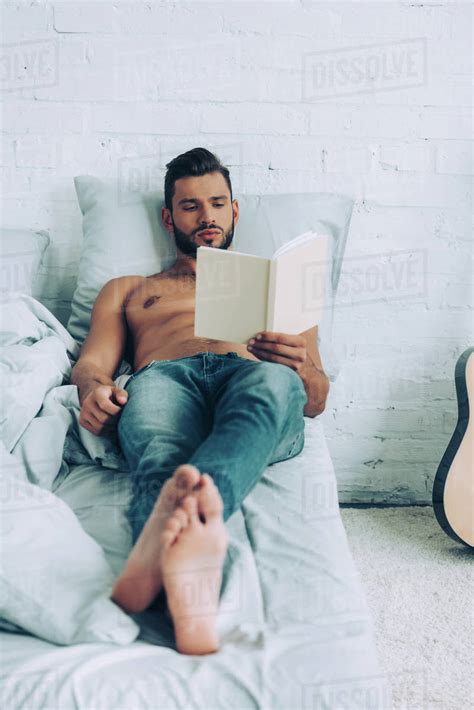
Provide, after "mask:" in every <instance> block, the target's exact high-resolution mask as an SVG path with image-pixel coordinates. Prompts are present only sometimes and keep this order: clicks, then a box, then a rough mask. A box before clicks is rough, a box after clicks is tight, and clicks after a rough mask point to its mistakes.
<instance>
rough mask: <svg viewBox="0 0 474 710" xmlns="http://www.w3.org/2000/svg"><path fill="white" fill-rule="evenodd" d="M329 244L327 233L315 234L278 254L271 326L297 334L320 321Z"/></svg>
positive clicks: (271, 307)
mask: <svg viewBox="0 0 474 710" xmlns="http://www.w3.org/2000/svg"><path fill="white" fill-rule="evenodd" d="M304 236H306V235H304ZM328 246H329V237H328V236H327V235H325V234H324V235H316V234H315V235H313V236H312V238H310V239H308V238H305V239H304V240H302V242H301V243H300V244H299V246H296V247H294V248H292V249H290V250H289V251H286V252H284V253H280V256H277V257H276V258H275V257H274V259H273V265H272V269H273V271H274V278H273V279H272V282H274V283H273V300H271V301H270V303H269V314H270V315H271V316H272V317H271V318H269V320H268V323H269V324H270V327H269V330H272V331H275V332H278V333H291V334H292V335H296V334H298V333H302V332H304V331H305V330H308V329H309V328H312V327H313V326H315V325H319V324H320V322H321V318H322V315H323V308H324V296H325V283H326V270H327V268H328V266H327V258H328Z"/></svg>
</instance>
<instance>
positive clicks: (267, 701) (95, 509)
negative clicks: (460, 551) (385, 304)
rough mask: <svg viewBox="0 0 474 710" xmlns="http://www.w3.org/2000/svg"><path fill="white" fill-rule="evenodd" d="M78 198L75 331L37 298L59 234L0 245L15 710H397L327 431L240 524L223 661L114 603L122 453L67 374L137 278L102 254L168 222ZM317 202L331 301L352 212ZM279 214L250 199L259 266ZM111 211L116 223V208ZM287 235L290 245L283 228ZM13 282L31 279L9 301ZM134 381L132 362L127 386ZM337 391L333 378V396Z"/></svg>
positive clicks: (234, 531) (123, 535)
mask: <svg viewBox="0 0 474 710" xmlns="http://www.w3.org/2000/svg"><path fill="white" fill-rule="evenodd" d="M76 189H77V191H78V199H79V204H80V206H81V210H82V212H83V215H84V249H83V252H82V256H81V261H80V264H79V268H78V281H77V286H76V291H75V294H74V298H73V303H72V309H71V317H70V319H69V322H68V324H67V328H66V327H65V326H64V325H63V324H61V323H60V322H59V320H58V319H57V318H56V317H55V316H54V315H53V313H51V311H49V310H48V308H46V306H45V305H44V304H43V303H42V302H41V293H38V292H36V293H35V294H34V295H33V292H32V290H31V284H30V281H31V280H32V278H33V276H34V275H35V273H36V271H37V269H38V259H40V258H41V254H42V253H43V252H44V249H45V248H47V243H48V241H49V240H48V237H47V235H45V234H44V233H40V234H38V233H26V232H22V233H21V235H20V232H18V233H17V234H13V232H9V233H8V234H7V235H5V234H4V235H3V237H2V245H3V247H2V248H3V250H4V253H3V255H2V259H3V263H4V264H9V265H10V268H8V269H7V270H6V272H5V273H7V274H8V275H9V281H8V283H6V282H5V279H4V280H3V282H2V284H1V290H2V301H1V309H2V310H1V319H0V321H1V324H2V327H1V346H2V348H1V357H0V369H1V371H2V377H3V381H2V391H3V393H5V396H4V397H3V398H2V405H1V412H0V443H1V450H0V453H1V457H2V466H1V471H2V476H1V481H0V482H1V489H0V500H1V502H2V515H1V517H0V523H1V533H2V535H1V540H2V546H1V552H2V555H1V568H0V619H1V621H0V626H1V627H2V630H1V631H0V657H1V670H0V688H1V690H0V700H1V702H2V706H3V707H8V708H15V709H16V708H18V709H19V710H20V709H21V710H23V709H25V710H26V709H27V708H28V710H32V709H35V710H36V708H38V709H39V708H41V709H43V708H61V710H65V709H66V708H81V709H86V708H87V709H89V708H100V709H102V708H104V709H105V708H110V709H112V708H113V709H114V710H116V709H117V708H132V707H134V708H160V709H161V708H163V709H164V708H180V709H183V708H223V709H224V708H305V709H306V708H308V709H310V708H311V710H313V709H314V708H331V709H332V708H334V709H336V708H342V707H347V708H352V707H363V708H366V707H370V708H386V707H389V704H390V702H389V689H388V685H387V681H386V677H385V674H384V672H383V670H382V669H381V668H380V666H379V662H378V658H377V653H376V649H375V643H374V636H373V621H372V616H371V613H370V610H369V609H368V606H367V602H366V598H365V594H364V589H363V581H362V580H361V579H360V578H359V575H358V573H357V570H356V569H355V566H354V563H353V559H352V555H351V552H350V548H349V544H348V540H347V537H346V534H345V530H344V527H343V524H342V521H341V517H340V514H339V504H338V496H337V484H336V478H335V473H334V468H333V465H332V461H331V457H330V454H329V451H328V447H327V443H326V439H325V436H324V415H323V416H321V417H316V418H314V419H311V418H305V446H304V449H303V451H302V452H301V453H300V454H299V455H298V456H296V457H294V458H293V459H290V460H288V461H283V462H279V463H276V464H273V465H271V466H268V467H267V469H266V471H265V472H264V475H263V477H262V479H261V481H260V482H259V483H258V484H257V486H256V487H255V488H254V489H253V491H252V492H251V493H250V495H249V496H248V497H247V499H246V500H245V502H244V504H243V506H242V507H241V509H240V510H239V511H238V512H236V513H235V514H234V515H233V516H232V517H231V518H230V519H229V521H228V523H227V526H228V529H229V535H230V544H229V550H228V553H227V558H226V563H225V568H224V578H223V585H222V593H221V606H220V612H219V619H218V628H219V635H220V639H221V648H220V650H219V652H218V653H216V654H212V655H209V656H203V657H191V656H183V655H181V654H179V653H177V652H176V651H175V649H174V640H173V632H172V627H171V624H170V621H169V618H168V616H167V615H166V614H165V613H164V610H160V609H153V610H149V611H147V612H144V613H142V614H137V615H134V616H128V615H126V614H124V613H123V612H122V611H121V610H119V609H118V608H117V607H116V606H115V605H114V604H113V603H112V602H111V601H110V598H109V597H110V590H111V587H112V584H113V580H114V579H115V577H116V576H117V575H118V574H119V572H120V570H121V569H122V567H123V564H124V561H125V559H126V557H127V555H128V552H129V550H130V546H131V534H130V529H129V526H128V522H127V519H126V515H125V511H126V508H127V504H128V501H129V495H130V491H129V485H128V472H127V466H126V462H125V461H124V459H123V457H122V456H121V452H120V450H119V448H118V445H117V442H116V441H114V440H113V439H106V438H105V437H94V436H93V435H92V434H90V433H89V432H87V431H86V430H84V429H83V428H82V427H80V426H79V424H78V416H79V402H78V398H77V388H76V387H74V386H72V385H71V384H70V383H69V375H70V370H71V367H72V365H73V364H74V362H75V361H76V359H77V357H78V353H79V346H80V343H81V341H82V340H83V338H84V337H85V335H86V333H87V325H88V317H89V316H90V308H91V304H92V303H93V301H94V298H95V295H96V294H97V292H98V289H99V288H100V286H101V284H103V283H105V282H106V281H107V280H109V279H110V278H113V277H115V276H118V275H121V273H127V271H126V269H127V259H128V260H129V261H128V268H130V263H131V261H130V258H131V255H130V253H128V254H127V252H126V246H125V244H124V243H123V242H120V235H119V242H120V244H122V247H123V248H122V247H120V248H119V252H120V258H117V259H116V260H115V262H114V263H113V264H112V265H111V266H109V268H110V269H111V271H109V272H108V273H107V271H106V269H105V268H104V260H103V256H101V254H102V255H103V254H106V253H107V249H108V248H110V244H111V241H110V240H112V239H115V247H114V248H115V249H117V224H118V223H119V222H120V223H121V224H122V225H125V226H124V234H125V233H126V232H127V231H128V230H129V229H130V228H131V225H130V220H131V219H135V218H136V217H137V214H138V215H140V209H141V208H142V209H143V210H144V211H145V212H142V213H141V217H140V218H141V219H142V220H144V222H143V224H145V223H146V224H147V225H148V227H147V228H148V229H149V232H148V237H149V240H148V249H151V248H152V247H151V241H150V239H152V238H153V237H155V242H154V244H155V245H156V230H157V229H159V222H158V221H155V222H154V223H153V224H152V225H151V226H150V223H149V222H147V221H146V220H147V219H148V217H147V216H146V215H150V214H152V212H150V210H149V203H147V200H148V199H150V196H149V195H147V196H138V197H137V195H133V196H130V195H129V196H128V199H124V195H123V193H120V204H118V203H117V193H115V197H112V194H113V193H112V192H111V189H112V188H111V187H110V186H109V185H106V184H105V183H104V182H103V181H101V180H99V179H97V178H93V177H91V176H83V177H81V178H76ZM132 197H133V199H131V198H132ZM269 197H270V198H271V196H269ZM305 197H306V199H302V198H301V196H288V198H287V199H288V200H289V202H290V203H291V200H293V201H296V203H297V204H296V207H298V204H299V205H300V208H301V209H300V210H299V213H301V215H302V216H301V220H302V221H303V223H302V224H300V225H297V226H296V229H298V228H299V227H301V228H300V232H302V231H304V229H309V228H315V227H316V228H318V227H320V226H321V225H323V226H324V228H330V229H331V233H332V234H333V237H334V239H333V242H334V243H333V263H334V269H333V270H332V272H331V282H330V283H329V284H328V287H329V288H330V290H331V293H330V296H329V297H330V298H334V296H335V290H336V288H337V279H338V274H337V273H336V272H337V270H338V268H339V269H340V260H341V259H342V254H343V251H344V244H345V238H346V236H347V229H348V226H349V222H350V214H351V212H352V201H350V200H348V199H346V198H343V197H342V196H339V197H337V196H336V201H334V199H335V197H334V196H325V197H324V196H321V195H320V196H316V198H317V207H318V209H317V210H316V215H317V219H316V217H315V211H314V204H313V205H312V206H311V205H310V208H309V210H308V204H307V203H308V199H307V198H308V196H305ZM313 197H315V196H313ZM279 198H280V199H279V200H278V201H277V202H278V207H277V206H276V204H277V203H276V202H274V203H273V206H272V205H271V204H270V203H269V201H268V200H265V199H263V198H262V197H261V196H242V199H241V200H239V201H241V210H242V206H243V205H242V203H244V206H246V207H247V208H248V209H247V215H248V219H249V224H250V223H252V224H254V225H255V223H256V221H257V223H258V224H260V225H265V226H266V229H267V231H268V233H270V234H271V235H272V241H271V243H269V244H267V247H266V251H265V247H264V246H262V245H261V244H260V248H261V250H262V251H261V252H260V253H262V254H265V253H271V252H272V250H274V249H275V248H277V247H278V246H279V245H280V244H279V243H278V242H280V243H281V241H282V239H284V238H285V234H286V238H287V237H288V233H287V231H286V232H285V228H284V225H283V227H282V225H281V222H282V214H283V212H281V211H280V207H281V201H282V200H281V196H279ZM155 199H156V196H155ZM158 199H159V196H158ZM107 200H108V202H107ZM114 200H115V208H117V206H118V208H119V209H120V210H121V214H120V218H117V216H116V214H115V212H116V209H114V210H113V209H112V208H113V207H114ZM298 200H299V202H298ZM338 200H339V201H338ZM147 205H148V206H147ZM302 205H305V207H304V208H303V207H302ZM287 206H288V205H287ZM331 209H332V211H331ZM98 210H101V211H102V213H101V215H100V219H99V218H98V215H97V211H98ZM107 210H111V211H112V212H114V217H113V220H112V218H110V219H109V220H107ZM252 210H253V212H252ZM275 210H276V212H277V215H276V217H275ZM279 211H280V215H279V217H278V212H279ZM124 213H126V215H128V217H127V216H126V215H125V216H124ZM145 213H146V214H145ZM292 214H293V215H294V214H295V212H294V211H293V212H292ZM308 214H309V215H310V217H309V218H308ZM305 215H306V217H305ZM321 215H323V216H321ZM275 218H277V219H278V225H279V228H281V232H278V229H277V228H276V227H275V225H273V226H272V224H271V220H272V219H275ZM127 219H128V220H129V221H128V222H127ZM305 219H306V221H305ZM308 219H309V222H308ZM318 220H319V221H318ZM292 223H293V228H295V225H294V219H292ZM143 224H142V227H143ZM98 225H99V226H98ZM104 225H105V227H104ZM98 230H99V232H100V238H99V237H98V233H97V232H98ZM107 230H108V232H107ZM262 230H263V226H262ZM139 231H140V233H141V234H142V235H144V234H145V232H146V230H145V229H143V228H142V229H141V230H139ZM248 233H249V232H248V230H247V232H246V231H245V222H244V225H243V229H242V238H241V240H240V241H239V240H237V241H236V248H238V249H240V250H242V251H248V250H249V249H250V246H249V244H248V243H247V244H246V242H245V235H246V234H248ZM297 233H299V232H297ZM128 234H130V231H128ZM278 234H281V237H278ZM275 235H277V236H276V237H275ZM290 236H294V232H293V233H291V234H290ZM162 238H163V237H160V239H162ZM107 239H109V242H108V241H107ZM13 243H14V244H15V248H14V249H11V248H10V247H11V245H12V244H13ZM22 243H24V244H25V245H26V247H25V249H23V250H22V249H21V248H19V245H20V244H22ZM40 243H41V245H40V246H38V245H39V244H40ZM160 243H161V244H164V242H163V241H162V242H160ZM5 244H8V245H10V246H7V247H5ZM94 244H95V245H96V247H97V249H96V250H95V251H94ZM145 247H146V245H145V237H144V241H143V244H142V245H141V246H140V248H138V247H137V244H135V245H134V251H133V258H134V259H135V262H134V264H133V266H134V271H133V273H142V272H143V264H145V263H146V264H147V267H146V268H149V269H151V270H150V272H149V273H154V271H153V269H154V270H155V271H156V270H157V268H165V266H164V265H165V264H166V263H167V259H168V260H169V259H170V251H169V249H168V250H167V249H165V248H163V249H159V250H158V253H157V252H156V251H155V253H154V258H155V262H154V263H152V262H150V253H148V252H147V251H146V248H145ZM168 247H169V245H168ZM9 249H10V251H9ZM120 249H121V251H120ZM100 250H102V251H100ZM253 253H258V250H255V249H254V250H253ZM137 254H140V259H141V260H142V261H141V262H140V264H138V263H137V261H136V259H137ZM157 258H159V262H158V261H157V260H156V259H157ZM18 259H20V261H22V263H23V264H24V263H26V262H25V260H26V261H28V266H27V267H22V268H21V269H16V270H15V269H14V268H13V266H11V265H12V264H13V263H16V262H15V260H16V261H18ZM157 263H158V267H157V265H156V264H157ZM99 267H100V268H99ZM94 268H95V271H94ZM138 269H142V270H140V271H139V270H138ZM122 270H124V271H122ZM14 271H15V272H18V273H22V274H28V275H29V277H31V278H30V279H28V278H26V280H25V282H24V283H23V282H22V283H19V282H18V281H15V283H14V284H13V283H12V282H13V281H14V279H12V277H11V275H12V273H14ZM128 273H130V271H129V272H128ZM335 273H336V276H335ZM94 279H95V281H94ZM12 285H13V286H14V288H12ZM330 321H331V318H330V313H329V314H328V315H327V321H326V322H325V324H324V328H323V329H322V331H321V333H320V343H319V344H320V350H321V353H322V357H323V363H325V357H326V361H327V359H329V357H330V352H331V349H330V348H331V344H330V325H331V322H330ZM328 369H329V370H330V367H329V368H328ZM129 372H130V367H129V365H128V363H126V362H125V361H124V362H123V363H122V365H121V367H120V368H119V370H118V371H117V373H116V381H117V382H120V381H121V380H120V378H123V377H124V376H125V377H126V376H127V373H129ZM336 376H337V373H334V372H332V374H331V377H332V379H334V378H335V377H336Z"/></svg>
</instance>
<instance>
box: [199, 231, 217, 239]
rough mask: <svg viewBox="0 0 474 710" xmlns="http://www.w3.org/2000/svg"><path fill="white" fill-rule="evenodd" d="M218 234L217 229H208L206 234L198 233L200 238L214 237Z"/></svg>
mask: <svg viewBox="0 0 474 710" xmlns="http://www.w3.org/2000/svg"><path fill="white" fill-rule="evenodd" d="M216 234H219V232H218V231H217V230H216V229H206V231H204V232H198V237H213V236H214V235H216Z"/></svg>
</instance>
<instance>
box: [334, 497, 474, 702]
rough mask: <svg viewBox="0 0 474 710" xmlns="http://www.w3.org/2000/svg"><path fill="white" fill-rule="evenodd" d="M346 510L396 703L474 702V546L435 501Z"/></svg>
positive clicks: (350, 535)
mask: <svg viewBox="0 0 474 710" xmlns="http://www.w3.org/2000/svg"><path fill="white" fill-rule="evenodd" d="M341 512H342V517H343V520H344V525H345V528H346V531H347V536H348V539H349V544H350V546H351V549H352V551H353V554H354V558H355V560H356V563H357V567H358V569H359V572H360V575H361V577H362V580H363V584H364V587H365V590H366V594H367V598H368V601H369V605H370V606H371V608H372V611H373V615H374V621H375V626H376V642H377V647H378V650H379V655H380V660H381V663H382V666H383V668H384V670H385V672H386V673H387V675H388V677H389V680H390V683H391V687H392V695H393V707H394V708H396V709H398V708H406V710H418V708H420V709H421V708H423V710H428V709H431V708H437V709H438V708H443V710H444V709H447V710H469V709H470V708H474V551H473V550H472V549H471V548H468V547H466V546H464V545H461V544H457V543H456V542H454V540H451V538H449V537H447V536H446V535H445V534H444V533H443V531H442V530H441V528H440V527H439V526H438V523H437V522H436V519H435V517H434V514H433V511H432V509H431V508H430V507H387V508H342V511H341Z"/></svg>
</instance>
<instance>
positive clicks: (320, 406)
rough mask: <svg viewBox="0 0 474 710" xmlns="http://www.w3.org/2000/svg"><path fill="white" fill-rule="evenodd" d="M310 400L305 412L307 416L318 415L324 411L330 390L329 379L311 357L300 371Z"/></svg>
mask: <svg viewBox="0 0 474 710" xmlns="http://www.w3.org/2000/svg"><path fill="white" fill-rule="evenodd" d="M300 377H301V379H302V381H303V384H304V388H305V391H306V395H307V397H308V401H307V402H306V404H305V407H304V410H303V413H304V415H305V416H306V417H316V416H317V415H318V414H321V413H322V412H324V409H325V407H326V399H327V395H328V392H329V380H328V378H327V376H326V375H325V373H324V372H323V370H321V369H319V368H318V367H316V365H315V364H314V363H313V362H312V360H311V359H310V358H309V356H308V359H307V361H306V363H305V365H304V367H303V369H302V371H301V372H300Z"/></svg>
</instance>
